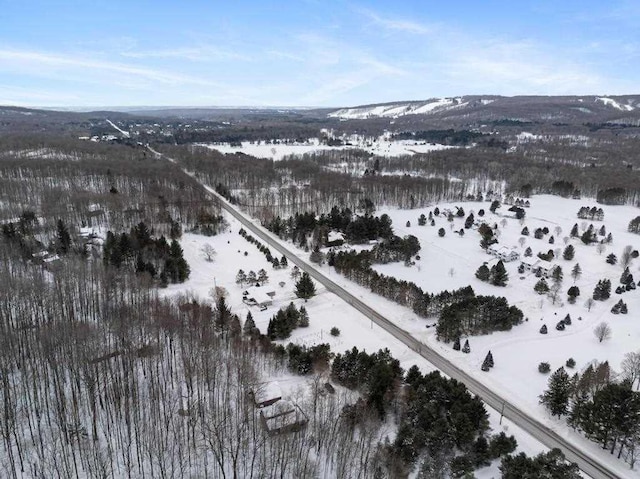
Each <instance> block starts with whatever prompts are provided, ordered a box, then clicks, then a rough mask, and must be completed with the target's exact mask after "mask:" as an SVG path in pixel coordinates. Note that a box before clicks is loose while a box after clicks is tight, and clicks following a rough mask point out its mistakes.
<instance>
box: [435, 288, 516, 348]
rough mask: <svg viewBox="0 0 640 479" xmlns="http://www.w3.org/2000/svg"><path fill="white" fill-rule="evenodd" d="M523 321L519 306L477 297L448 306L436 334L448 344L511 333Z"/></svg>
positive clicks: (441, 314)
mask: <svg viewBox="0 0 640 479" xmlns="http://www.w3.org/2000/svg"><path fill="white" fill-rule="evenodd" d="M522 320H523V314H522V311H521V310H520V309H518V308H517V307H516V306H509V303H508V302H507V300H506V299H505V298H502V297H500V298H496V297H495V296H475V295H474V296H473V297H468V298H466V299H463V300H461V301H456V302H453V303H451V304H450V305H448V306H445V307H444V308H443V309H442V312H441V313H440V317H439V319H438V325H437V326H436V332H437V335H438V339H440V340H441V341H447V342H448V341H453V340H455V339H457V338H459V337H460V336H468V335H474V334H475V335H477V334H488V333H491V332H493V331H508V330H510V329H511V328H512V327H513V326H516V325H518V324H520V323H521V322H522Z"/></svg>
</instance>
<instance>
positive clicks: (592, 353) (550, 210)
mask: <svg viewBox="0 0 640 479" xmlns="http://www.w3.org/2000/svg"><path fill="white" fill-rule="evenodd" d="M530 202H531V207H530V208H527V209H526V213H527V216H526V218H525V220H524V222H523V223H521V222H520V221H519V220H516V219H515V218H513V217H512V215H513V213H509V212H507V211H506V210H507V208H508V206H503V207H502V208H500V209H498V210H497V212H496V214H493V213H491V212H489V206H490V203H488V202H482V203H479V202H465V203H459V204H457V206H461V207H462V208H464V210H465V217H466V215H467V214H468V213H470V212H472V211H473V212H474V214H475V216H476V220H480V218H479V217H478V215H477V213H478V210H479V209H481V208H482V209H484V210H485V211H486V214H485V217H484V220H485V221H487V222H488V223H490V224H494V223H497V224H498V226H499V231H500V233H499V239H500V244H501V245H504V246H507V247H512V246H513V247H515V248H516V249H517V250H518V251H520V252H523V251H524V250H525V249H526V248H527V246H530V247H531V248H532V250H533V255H534V258H535V255H536V254H537V253H538V252H539V251H543V252H546V251H548V250H549V249H553V250H556V249H558V248H560V250H563V249H564V247H565V243H564V238H565V237H568V236H569V231H570V230H571V228H572V226H573V225H574V224H575V223H577V224H578V225H579V228H580V229H583V228H584V227H586V226H588V225H589V224H590V223H593V224H594V225H595V226H596V229H599V228H600V226H602V225H603V224H604V225H605V228H606V230H607V233H608V232H611V233H612V234H613V243H612V244H610V245H607V246H606V250H605V251H602V252H600V253H599V252H598V251H597V248H596V246H595V245H592V246H586V245H583V244H582V243H581V242H580V240H579V239H569V240H568V244H573V245H574V247H575V250H576V254H575V258H574V259H573V260H571V261H565V260H563V259H559V260H557V263H558V264H559V265H560V266H561V267H562V269H563V271H564V281H563V286H562V294H561V295H560V301H558V302H557V303H556V304H555V305H553V304H551V301H550V300H549V299H548V298H546V297H542V296H539V295H537V294H536V293H535V292H534V291H533V286H534V284H535V283H536V282H537V281H538V278H536V277H535V276H534V275H532V274H530V273H525V274H518V272H517V267H518V265H519V261H515V262H511V263H506V264H505V266H506V268H507V271H508V273H509V282H508V284H507V286H506V287H504V288H500V287H495V286H491V285H489V284H487V283H483V282H481V281H479V280H477V279H476V278H475V271H476V270H477V268H478V267H479V266H480V265H481V264H482V263H483V262H484V261H489V260H490V259H491V256H489V255H487V254H486V253H485V252H484V251H483V250H482V249H481V248H480V246H479V241H480V236H479V234H478V233H477V231H475V230H474V229H470V230H465V235H464V236H462V237H460V236H459V235H458V234H456V233H454V231H453V229H455V230H460V229H461V228H463V223H464V217H462V218H458V217H456V219H455V220H454V222H453V223H452V224H450V223H449V222H448V221H447V219H446V217H444V216H443V215H442V214H441V215H440V216H439V217H436V218H435V220H436V225H435V226H429V225H427V226H418V225H417V223H418V221H417V220H418V216H419V215H420V214H421V213H425V214H426V215H428V212H429V209H415V210H391V209H382V210H380V211H378V212H377V214H382V213H387V214H389V215H390V216H391V217H392V219H393V225H394V229H395V232H396V234H398V235H401V236H402V235H406V234H413V235H415V236H417V237H418V238H419V240H420V243H421V245H422V250H421V251H420V256H421V259H420V260H419V261H416V265H415V266H412V267H405V266H404V265H402V264H400V263H395V264H390V265H379V266H376V269H377V270H378V271H380V272H383V273H385V274H388V275H393V276H396V277H398V278H400V279H406V280H411V281H414V282H416V283H417V284H419V285H420V286H421V287H422V288H423V289H424V290H426V291H430V292H439V291H442V290H443V289H449V290H451V289H455V288H459V287H462V286H466V285H468V284H471V285H472V286H473V288H474V289H475V290H476V292H477V293H478V294H491V295H496V296H505V297H506V298H507V299H508V300H509V302H510V303H511V304H514V305H516V306H518V307H519V308H520V309H522V310H523V312H524V315H525V317H526V318H528V321H526V322H524V323H523V324H521V325H519V326H516V327H515V328H514V329H513V330H512V331H510V332H498V333H494V334H491V335H487V336H476V337H472V338H470V344H471V354H467V355H465V354H462V353H460V352H456V351H454V350H453V349H452V348H451V345H450V344H443V343H441V342H438V341H437V340H436V338H435V330H434V328H426V325H432V324H434V323H435V318H433V319H427V320H425V319H423V318H419V317H417V316H416V315H415V314H414V313H412V312H411V311H410V310H408V309H406V308H403V307H401V306H399V305H397V304H395V303H392V302H390V301H388V300H385V299H383V298H381V297H379V296H376V295H374V294H372V293H370V292H369V291H368V290H367V289H365V288H362V287H360V286H358V285H356V284H354V283H351V282H349V281H348V280H346V279H345V278H344V277H342V276H340V275H338V274H337V273H336V272H335V271H333V270H332V269H331V268H329V267H328V266H326V265H325V266H323V267H322V270H323V272H324V273H325V274H327V275H328V276H329V277H330V278H331V279H332V280H334V281H336V282H338V283H339V284H341V285H343V286H345V287H346V288H347V289H349V290H350V291H351V292H353V293H354V294H357V295H359V296H361V297H363V298H366V300H367V302H368V303H369V304H370V305H371V306H372V307H375V308H376V309H377V310H378V311H380V312H381V313H382V314H384V315H385V316H387V317H388V318H391V319H392V320H394V321H395V322H397V324H399V325H400V326H401V327H403V328H404V329H406V330H408V331H410V332H411V333H412V334H413V335H414V336H416V337H417V338H419V339H421V340H422V341H423V342H425V343H428V344H429V345H430V346H432V347H434V348H436V349H438V350H439V351H441V353H442V354H443V355H445V356H447V357H448V358H450V359H451V360H452V361H453V362H455V363H456V364H457V365H458V366H460V367H462V368H464V369H465V370H466V371H468V372H469V373H471V374H473V375H474V376H475V377H476V378H478V379H479V380H481V381H483V382H484V383H486V384H488V385H490V386H491V387H492V388H493V389H495V390H496V391H497V392H499V393H500V394H501V395H503V396H504V397H506V398H508V399H509V400H510V401H513V402H514V403H516V404H518V405H519V406H521V407H522V408H523V409H525V410H527V411H528V412H529V413H530V414H531V415H533V416H535V417H538V418H540V419H541V420H542V421H543V422H545V423H546V424H548V425H549V426H551V427H552V428H553V429H554V430H556V431H557V432H558V433H559V434H561V435H562V436H565V437H569V438H571V440H572V441H573V442H576V443H580V444H582V445H583V446H584V447H585V448H586V449H588V450H590V451H591V452H592V453H593V454H594V455H596V456H598V457H600V458H601V459H602V460H603V461H607V462H610V463H611V464H612V465H613V467H615V468H616V469H618V470H619V471H620V474H621V475H622V476H624V477H639V476H640V475H638V474H637V473H635V472H630V471H629V470H628V466H627V465H626V464H625V463H623V462H622V461H618V460H616V459H615V458H612V457H611V456H610V455H609V454H608V453H606V452H603V451H602V450H601V449H600V447H599V446H598V445H596V444H593V443H591V442H589V441H588V440H586V439H584V438H583V437H581V436H580V435H579V434H577V433H575V432H573V431H571V430H570V429H569V428H568V427H567V426H566V425H565V424H564V420H560V421H559V420H557V419H553V418H551V417H550V416H549V415H548V413H547V412H546V411H545V410H544V408H543V407H542V406H540V405H539V404H538V396H539V395H540V394H541V393H542V392H543V390H544V389H545V388H546V385H547V380H548V375H543V374H540V373H538V370H537V366H538V364H539V363H540V362H541V361H547V362H549V363H550V364H551V368H552V370H555V369H557V368H559V367H560V366H564V364H565V362H566V360H567V359H569V358H570V357H572V358H574V359H575V360H576V363H577V365H576V367H575V371H578V372H579V371H581V370H582V369H583V368H584V367H586V366H587V365H588V364H590V363H591V362H592V361H594V360H596V361H609V363H610V365H611V367H612V369H613V370H619V368H620V363H621V361H622V359H623V357H624V354H625V353H627V352H629V351H635V350H637V349H639V348H640V323H639V322H638V321H636V320H634V318H636V316H637V312H638V311H640V289H639V290H636V291H631V292H628V293H625V294H623V295H617V294H615V293H614V292H613V291H612V296H611V298H610V299H609V300H607V301H604V302H596V303H595V305H594V306H593V307H592V309H591V311H588V310H587V308H586V307H585V301H586V299H587V298H589V297H590V296H591V294H592V291H593V287H594V286H595V284H596V282H597V281H598V280H599V279H603V278H609V279H611V282H612V285H613V289H614V290H615V287H616V285H617V283H618V280H619V277H620V274H621V273H622V268H621V267H620V265H615V266H612V265H609V264H607V263H606V262H605V258H606V256H607V255H608V254H609V253H611V252H613V253H615V254H616V255H617V256H620V254H621V252H622V249H623V248H624V247H625V246H626V245H633V246H634V248H638V246H639V245H640V241H639V240H640V238H639V237H638V236H637V235H633V234H631V233H628V232H627V231H626V230H627V225H628V223H629V221H630V220H631V219H633V218H635V217H636V216H638V215H639V214H640V209H638V208H634V207H631V206H603V210H604V212H605V218H604V221H602V222H598V221H588V220H581V219H578V218H577V216H576V213H577V212H578V210H579V209H580V207H581V206H586V205H588V206H592V205H595V204H596V203H595V201H594V200H587V199H582V200H572V199H562V198H559V197H555V196H536V197H533V198H531V199H530ZM435 206H436V205H434V207H435ZM438 206H439V208H440V210H441V211H443V210H445V209H447V208H450V209H452V210H453V211H455V206H456V205H454V204H449V205H447V204H440V205H438ZM503 220H504V225H503ZM229 221H230V226H229V231H230V232H227V233H224V234H221V235H218V236H215V237H212V238H207V237H203V236H198V235H191V234H185V235H184V237H183V240H182V245H183V248H184V250H185V257H186V258H187V260H188V261H189V264H190V265H191V269H192V273H191V277H190V279H189V281H188V282H187V283H185V284H184V285H174V286H170V287H169V288H168V290H167V293H168V294H172V293H177V292H184V291H185V290H190V291H192V292H194V293H195V294H197V295H199V296H202V297H205V296H207V295H208V294H209V291H210V290H211V288H213V287H214V285H217V286H222V287H224V288H225V289H226V290H227V291H228V293H229V300H230V305H231V307H232V308H233V310H234V312H236V313H238V314H240V315H241V316H242V318H243V319H244V317H245V316H246V312H247V311H248V310H251V311H252V314H253V316H254V319H255V321H256V325H257V326H258V327H259V328H260V329H261V330H262V331H263V332H266V327H267V324H268V321H269V318H271V316H272V315H273V314H274V313H275V312H276V311H277V309H278V308H279V307H281V306H285V305H287V304H288V303H289V302H290V301H293V302H294V304H296V305H298V306H299V305H301V304H304V303H303V302H302V301H301V300H299V299H297V298H296V297H295V294H294V292H293V283H294V281H293V280H292V279H291V278H290V272H291V267H289V268H287V269H284V270H274V269H273V268H272V266H271V264H270V263H268V262H267V261H266V259H265V258H264V256H263V255H262V254H261V253H260V252H259V251H258V250H257V249H256V247H255V246H254V245H252V244H250V243H248V242H247V241H245V240H244V238H242V237H241V236H240V235H238V233H237V231H238V229H239V225H238V224H237V223H236V222H235V220H232V219H230V220H229ZM407 221H409V222H410V223H411V226H409V227H407V226H406V223H407ZM452 226H453V228H452ZM524 226H527V227H528V229H529V231H530V233H531V234H530V235H529V236H527V237H525V240H526V241H525V243H524V245H522V246H520V244H519V242H518V240H519V238H521V234H520V232H521V230H522V228H523V227H524ZM544 226H547V227H548V228H549V230H550V232H549V234H547V235H546V236H545V238H544V239H542V240H537V239H535V238H534V237H533V232H534V230H535V229H536V228H538V227H540V228H542V227H544ZM440 227H444V228H445V230H446V236H445V237H444V238H441V237H439V236H438V233H437V232H438V229H439V228H440ZM556 228H561V231H560V233H559V234H558V233H557V232H556ZM551 235H553V236H554V237H555V240H556V241H555V243H554V244H549V243H548V239H549V237H550V236H551ZM207 242H208V243H211V244H212V245H213V246H214V248H215V249H216V250H217V252H218V254H217V256H216V259H215V261H214V262H212V263H208V262H206V261H205V260H204V256H203V254H202V253H201V251H200V249H201V247H202V245H203V244H204V243H207ZM288 246H289V247H290V248H291V247H292V246H291V245H290V244H289V245H288ZM245 251H247V253H248V255H247V256H245V255H244V252H245ZM298 251H299V256H300V257H302V258H305V259H306V258H307V256H308V253H305V252H303V251H301V250H298ZM576 263H580V265H581V267H582V271H583V273H582V276H581V277H580V278H579V279H578V280H577V281H576V282H575V285H576V286H578V287H579V288H580V291H581V296H580V297H579V298H578V301H577V302H576V304H575V305H570V304H568V303H567V301H566V290H567V289H568V288H569V287H570V286H572V285H573V284H574V281H573V279H572V278H571V275H570V272H571V269H572V268H573V266H574V265H575V264H576ZM639 265H640V260H633V261H632V263H631V271H632V273H634V274H635V276H636V277H640V272H639V271H638V266H639ZM260 268H264V269H265V270H266V271H267V273H268V274H269V277H270V282H269V284H268V285H266V286H264V288H266V290H268V291H271V290H273V291H275V292H276V296H275V298H274V304H273V306H271V307H269V308H268V309H267V310H266V311H259V310H258V309H256V308H251V309H250V307H248V306H247V305H245V304H244V303H242V294H241V293H242V291H243V290H244V288H241V287H240V286H239V285H237V284H235V275H236V273H237V271H238V269H243V270H244V271H245V272H248V271H250V270H253V271H255V272H257V271H258V270H259V269H260ZM280 282H284V283H285V284H284V286H280V285H279V283H280ZM317 286H318V294H317V295H316V296H315V297H314V298H312V299H310V300H309V301H308V302H307V303H306V304H305V307H307V309H308V311H309V316H310V323H311V324H310V327H309V328H302V329H297V330H295V331H294V333H293V334H292V337H291V338H290V340H291V341H295V342H298V343H301V344H306V345H313V344H318V343H321V342H327V343H329V344H330V345H331V348H332V350H333V351H338V352H339V351H342V350H345V349H348V348H351V347H352V346H357V347H359V348H365V349H367V350H369V351H373V350H377V349H379V348H382V347H387V348H389V349H390V351H391V352H392V354H393V355H394V356H395V357H397V358H398V359H399V360H400V361H401V363H402V366H403V367H405V368H408V367H410V366H411V365H413V364H417V365H418V366H419V367H420V368H421V369H423V370H424V371H428V370H431V369H433V367H432V366H431V365H430V364H429V363H427V362H426V361H425V360H424V359H422V358H421V357H420V356H418V355H417V354H415V353H413V352H412V351H410V350H408V348H406V347H405V346H404V345H402V344H401V343H399V342H398V341H396V340H395V339H393V338H391V337H389V335H388V334H386V333H385V332H384V331H382V330H380V328H378V327H377V326H375V325H372V324H371V322H370V321H369V320H368V319H367V318H366V317H364V316H363V315H362V314H360V313H359V312H357V311H355V310H354V309H352V308H351V307H349V306H348V305H347V304H346V303H344V302H343V301H342V300H340V299H339V298H337V297H336V296H335V295H333V294H332V293H329V292H328V291H326V290H324V288H322V287H320V286H319V285H317ZM620 298H622V299H623V300H624V301H625V302H626V303H627V304H628V307H629V311H630V312H629V314H628V315H613V314H612V313H611V312H610V309H611V307H612V305H613V304H614V303H615V302H617V301H618V300H619V299H620ZM567 313H569V314H571V317H572V319H573V324H572V325H571V326H568V327H567V328H566V330H565V331H557V330H556V329H555V325H556V323H557V322H558V321H560V320H561V319H562V318H564V316H565V315H566V314H567ZM579 318H582V319H579ZM602 321H606V322H608V323H609V325H610V326H611V328H612V330H613V335H612V337H611V339H610V340H608V341H604V342H602V343H599V342H598V340H597V339H596V337H595V336H594V334H593V329H594V327H595V326H596V325H597V324H598V323H600V322H602ZM542 324H547V327H548V329H549V333H548V334H547V335H541V334H540V333H539V329H540V326H541V325H542ZM334 326H336V327H338V328H339V329H340V330H341V334H340V336H338V337H332V336H331V335H330V334H329V330H330V329H331V328H332V327H334ZM489 350H491V351H492V354H493V357H494V359H495V367H494V368H493V369H492V370H491V372H489V373H484V372H482V371H480V365H481V363H482V361H483V359H484V357H485V355H486V353H487V351H489ZM294 383H295V381H294ZM503 424H508V423H505V422H504V421H503ZM499 430H500V429H496V431H499ZM507 432H509V433H511V434H515V435H516V437H517V438H518V441H519V443H520V444H521V448H522V450H524V451H525V452H527V453H528V454H536V453H537V452H539V451H541V450H542V449H543V446H542V445H541V444H540V443H539V442H538V441H535V440H533V439H532V438H530V437H529V436H528V435H526V434H523V433H521V432H520V433H519V434H516V433H517V432H518V431H517V429H514V428H513V427H510V430H509V431H507ZM496 468H497V465H494V468H489V469H488V470H487V471H482V472H481V475H480V476H479V477H486V478H489V477H497V472H496V471H497V469H496ZM630 474H631V476H630ZM633 474H636V475H633Z"/></svg>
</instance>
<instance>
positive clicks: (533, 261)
mask: <svg viewBox="0 0 640 479" xmlns="http://www.w3.org/2000/svg"><path fill="white" fill-rule="evenodd" d="M539 265H540V260H539V259H538V258H524V259H523V260H522V261H521V262H520V266H522V269H524V270H525V271H533V272H534V273H535V272H536V270H537V268H538V266H539Z"/></svg>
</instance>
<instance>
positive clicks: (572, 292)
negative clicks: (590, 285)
mask: <svg viewBox="0 0 640 479" xmlns="http://www.w3.org/2000/svg"><path fill="white" fill-rule="evenodd" d="M567 296H568V298H569V299H568V301H569V303H571V304H575V302H576V298H577V297H578V296H580V288H578V287H577V286H571V287H570V288H569V290H568V291H567Z"/></svg>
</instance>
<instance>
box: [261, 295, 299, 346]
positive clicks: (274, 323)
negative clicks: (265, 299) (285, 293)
mask: <svg viewBox="0 0 640 479" xmlns="http://www.w3.org/2000/svg"><path fill="white" fill-rule="evenodd" d="M299 326H301V327H306V326H309V314H308V313H307V310H306V309H305V307H304V306H300V309H298V308H296V307H295V305H294V304H293V302H291V303H289V305H288V306H287V307H286V308H280V309H279V310H278V312H277V313H276V314H275V315H274V316H273V317H272V318H271V319H270V320H269V325H268V326H267V336H268V337H269V339H272V340H275V339H287V338H288V337H289V336H291V332H292V331H293V330H294V329H296V328H297V327H299Z"/></svg>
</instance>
